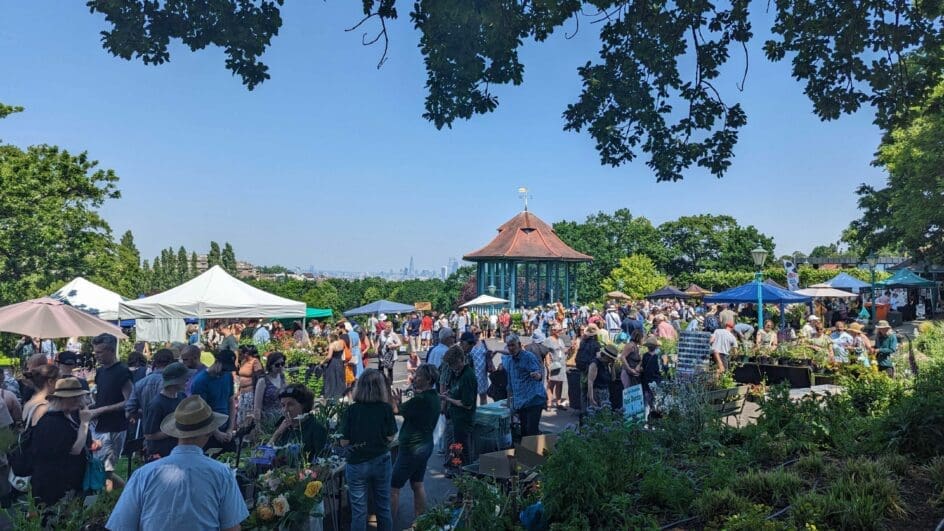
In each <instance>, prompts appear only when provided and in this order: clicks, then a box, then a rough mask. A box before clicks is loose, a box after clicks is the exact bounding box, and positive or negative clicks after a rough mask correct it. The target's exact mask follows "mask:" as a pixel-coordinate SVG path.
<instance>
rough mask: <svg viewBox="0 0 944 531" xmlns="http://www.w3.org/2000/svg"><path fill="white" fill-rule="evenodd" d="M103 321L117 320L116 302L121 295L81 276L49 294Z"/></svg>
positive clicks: (118, 301)
mask: <svg viewBox="0 0 944 531" xmlns="http://www.w3.org/2000/svg"><path fill="white" fill-rule="evenodd" d="M49 297H50V298H51V299H55V300H57V301H60V302H64V303H66V304H68V305H69V306H72V307H73V308H77V309H79V310H82V311H83V312H85V313H90V314H92V315H94V316H96V317H98V318H99V319H103V320H105V321H117V320H118V304H119V303H121V301H122V299H123V297H122V296H121V295H119V294H117V293H115V292H114V291H111V290H109V289H106V288H103V287H101V286H99V285H98V284H96V283H94V282H91V281H89V280H86V279H84V278H82V277H75V278H74V279H72V280H71V281H70V282H69V283H68V284H66V285H65V286H62V287H61V288H59V289H58V290H56V292H55V293H53V294H52V295H50V296H49Z"/></svg>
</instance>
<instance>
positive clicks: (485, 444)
mask: <svg viewBox="0 0 944 531" xmlns="http://www.w3.org/2000/svg"><path fill="white" fill-rule="evenodd" d="M473 433H474V436H475V445H474V450H475V454H476V456H477V455H478V454H482V453H488V452H494V451H497V450H504V449H505V448H511V446H512V442H511V411H509V410H508V408H507V407H505V405H504V401H501V402H495V403H493V404H488V405H486V406H481V407H478V408H476V410H475V428H474V430H473Z"/></svg>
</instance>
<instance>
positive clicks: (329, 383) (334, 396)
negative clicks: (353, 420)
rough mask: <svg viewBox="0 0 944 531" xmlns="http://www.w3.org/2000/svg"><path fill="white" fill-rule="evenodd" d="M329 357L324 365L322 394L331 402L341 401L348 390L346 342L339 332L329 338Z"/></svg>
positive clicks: (333, 333)
mask: <svg viewBox="0 0 944 531" xmlns="http://www.w3.org/2000/svg"><path fill="white" fill-rule="evenodd" d="M328 340H329V341H330V343H328V355H327V356H326V357H325V360H324V362H323V365H324V387H323V388H322V393H323V394H324V397H325V398H327V399H329V400H339V399H341V397H343V396H344V391H345V390H347V384H346V383H345V382H344V342H343V341H341V337H340V336H339V335H338V333H337V332H332V333H331V335H329V336H328Z"/></svg>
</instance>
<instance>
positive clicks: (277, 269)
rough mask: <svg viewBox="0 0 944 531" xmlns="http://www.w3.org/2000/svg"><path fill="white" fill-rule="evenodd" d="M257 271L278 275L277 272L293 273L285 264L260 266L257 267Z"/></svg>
mask: <svg viewBox="0 0 944 531" xmlns="http://www.w3.org/2000/svg"><path fill="white" fill-rule="evenodd" d="M256 271H258V272H259V273H262V274H264V275H277V274H279V273H291V272H292V270H291V269H289V268H287V267H285V266H281V265H273V266H258V267H256Z"/></svg>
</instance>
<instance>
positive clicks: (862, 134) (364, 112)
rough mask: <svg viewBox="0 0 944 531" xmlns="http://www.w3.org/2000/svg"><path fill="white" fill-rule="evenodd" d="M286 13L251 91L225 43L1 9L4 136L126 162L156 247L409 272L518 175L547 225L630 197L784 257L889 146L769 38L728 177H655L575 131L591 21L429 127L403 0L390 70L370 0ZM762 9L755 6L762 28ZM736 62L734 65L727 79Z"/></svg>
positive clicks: (511, 201) (437, 256) (136, 211)
mask: <svg viewBox="0 0 944 531" xmlns="http://www.w3.org/2000/svg"><path fill="white" fill-rule="evenodd" d="M287 4H288V5H286V6H285V8H284V9H283V19H284V21H285V24H284V25H283V27H282V30H281V32H280V35H278V36H277V37H276V38H275V39H274V41H273V44H272V46H271V47H270V48H269V50H268V52H267V53H266V55H265V56H264V59H263V60H264V61H265V62H266V63H267V64H268V65H269V66H270V74H271V75H272V79H270V80H268V81H267V82H265V83H264V84H262V85H261V86H260V87H258V88H257V89H256V90H254V91H252V92H250V91H248V90H246V89H245V88H244V87H243V85H242V84H241V83H240V82H239V80H238V79H236V78H234V77H233V76H232V75H231V74H230V72H229V71H227V70H226V69H225V68H224V65H223V61H224V57H223V54H222V53H221V52H220V51H219V50H216V49H208V50H204V51H201V52H197V53H190V52H189V51H184V49H183V48H181V47H180V46H176V47H175V48H174V49H173V51H172V56H171V62H170V63H168V64H164V65H162V66H157V67H155V66H144V65H143V64H141V63H140V62H127V61H124V60H122V59H118V58H115V57H112V56H111V55H109V54H107V53H106V52H105V51H104V50H103V49H102V48H101V45H100V42H99V31H101V30H102V29H104V28H105V23H104V20H103V19H102V18H101V17H98V16H92V15H90V14H89V13H88V11H87V9H86V8H85V7H84V2H61V1H59V2H57V1H53V0H33V1H30V2H14V1H12V0H0V6H2V8H0V10H2V13H3V15H2V17H0V49H2V50H3V53H2V54H0V72H2V76H0V101H2V102H4V103H8V104H16V105H23V106H25V107H26V108H27V112H25V113H22V114H18V115H14V116H13V117H10V118H7V119H6V120H3V121H2V122H0V138H2V139H3V141H5V142H8V143H13V144H17V145H21V146H26V145H30V144H37V143H49V144H58V145H60V146H63V147H65V148H67V149H70V150H73V151H81V150H87V151H88V152H89V154H90V155H91V156H92V157H93V158H95V159H97V160H99V161H101V165H102V166H103V167H108V168H113V169H114V170H115V171H116V172H117V174H118V175H119V176H120V178H121V180H120V183H119V186H120V189H121V192H122V198H121V199H119V200H117V201H112V202H109V203H108V204H107V205H106V207H105V208H104V209H103V214H104V216H105V218H106V219H107V220H108V222H109V223H110V224H111V226H112V229H113V230H114V231H115V232H116V233H118V234H120V233H121V232H123V231H125V230H126V229H131V230H132V231H133V232H134V234H135V237H136V239H137V242H138V246H139V248H141V250H142V253H143V254H144V256H146V257H152V256H154V255H155V254H157V253H158V252H159V249H160V248H162V247H166V246H168V245H172V246H174V247H175V248H176V247H177V246H178V245H184V246H186V247H187V248H188V249H197V250H205V249H206V248H207V247H208V245H209V241H210V240H217V241H221V242H222V241H230V242H232V243H233V245H234V247H235V249H236V252H237V255H238V256H239V258H241V259H247V260H250V261H252V262H254V263H259V264H275V263H279V264H283V265H286V266H289V267H295V266H308V265H309V264H312V265H314V266H315V267H317V268H323V269H346V270H377V269H387V268H391V267H394V268H400V267H404V266H405V265H406V264H407V263H408V261H409V258H410V256H411V255H412V256H414V257H415V261H416V264H417V267H418V268H426V267H429V268H438V267H439V266H440V265H443V264H445V262H446V259H447V257H449V256H461V255H462V254H463V253H466V252H469V251H471V250H474V249H476V248H478V247H479V246H481V245H483V244H484V243H485V242H486V241H488V240H489V239H490V238H491V237H492V236H493V234H494V231H495V228H496V227H497V226H498V225H500V224H501V223H502V222H504V221H505V220H506V219H507V218H509V217H511V216H512V215H514V214H515V213H516V212H517V211H518V210H519V209H520V207H521V203H520V200H519V199H518V197H517V194H516V189H517V187H518V186H520V185H525V186H528V187H529V188H530V189H531V194H532V196H533V199H532V201H531V210H532V211H533V212H535V213H536V214H538V215H539V216H540V217H542V218H543V219H544V220H545V221H548V222H553V221H556V220H560V219H580V220H582V219H584V218H585V217H586V216H587V215H588V214H590V213H593V212H596V211H601V210H602V211H613V210H615V209H617V208H622V207H626V208H629V209H630V210H631V211H632V212H633V213H634V214H635V215H641V216H646V217H648V218H649V219H651V220H652V221H653V222H654V223H660V222H663V221H666V220H669V219H675V218H677V217H678V216H681V215H688V214H697V213H713V214H730V215H733V216H735V217H736V218H737V219H738V220H739V221H740V222H741V223H742V224H753V225H755V226H757V227H758V228H759V229H760V230H761V231H763V232H765V233H767V234H770V235H772V236H773V237H774V238H775V241H776V242H777V245H778V249H777V250H778V252H780V253H789V252H792V251H793V250H795V249H799V250H803V251H809V249H810V248H811V247H812V246H814V245H817V244H820V243H824V242H829V241H835V240H837V239H838V237H839V233H840V232H841V230H842V229H843V228H844V227H845V226H847V225H848V223H849V221H850V220H852V219H853V218H855V217H857V209H856V204H855V203H856V196H855V194H854V190H855V188H856V186H857V185H858V184H859V183H861V182H868V183H874V184H880V183H881V182H883V177H882V174H881V172H880V170H878V169H876V168H872V167H870V166H869V162H870V161H871V159H872V153H873V152H874V150H875V147H876V145H877V143H878V140H879V132H878V130H877V129H876V128H875V127H874V126H873V125H872V124H871V115H870V113H868V112H860V113H859V114H857V115H855V116H849V117H845V118H843V119H842V120H840V121H838V122H831V123H822V122H820V121H819V120H818V119H816V117H815V116H814V115H813V114H812V112H811V104H810V102H809V101H808V100H807V99H806V97H805V96H804V95H803V90H802V86H800V85H799V84H798V83H797V82H795V81H793V80H792V79H791V78H790V77H789V64H786V63H782V64H771V63H769V62H767V61H766V60H765V59H764V57H763V53H762V50H761V45H762V42H761V39H755V41H754V42H753V43H752V45H751V47H750V72H749V74H748V80H747V85H746V89H745V91H744V92H743V93H740V92H738V91H737V90H736V89H735V88H734V83H735V81H736V80H737V79H739V75H734V74H732V75H730V76H726V77H724V78H723V79H722V80H721V82H720V83H719V88H720V89H721V90H722V91H723V92H724V94H725V97H726V98H727V99H728V100H729V101H740V102H741V103H742V105H743V106H744V107H745V109H746V111H747V113H748V120H749V123H748V125H747V126H746V127H745V128H744V129H743V130H742V132H741V140H740V142H739V144H738V146H737V148H736V157H735V159H734V163H733V166H732V167H731V169H730V170H729V172H728V174H727V176H726V177H724V178H723V179H721V180H718V179H715V178H714V177H712V176H711V175H709V174H708V173H707V172H703V171H700V170H693V171H690V172H689V173H688V174H687V178H686V179H685V180H684V181H681V182H678V183H656V182H655V177H654V176H653V174H652V173H651V172H650V171H649V169H648V168H647V167H646V166H645V164H644V160H645V157H642V158H640V159H637V162H635V163H633V164H630V165H627V166H623V167H621V168H610V167H604V166H601V165H600V163H599V158H598V156H597V153H596V151H595V150H594V147H593V142H592V139H590V137H589V136H588V135H586V134H577V133H571V132H564V131H563V130H562V126H563V119H562V118H561V112H562V111H563V110H564V108H565V107H566V105H567V104H568V103H570V102H572V101H574V100H575V99H576V97H577V95H578V94H579V90H580V82H579V78H578V77H577V73H576V68H577V67H578V66H580V65H581V64H583V63H584V62H586V61H587V60H593V59H595V58H596V56H597V55H596V53H597V49H598V44H597V34H598V32H599V28H598V26H595V25H591V24H589V21H588V20H587V19H583V20H582V21H581V27H580V32H579V33H578V35H577V37H576V38H574V39H572V40H565V39H564V37H563V32H560V33H557V34H555V35H553V36H552V37H551V38H550V40H549V41H548V42H545V43H539V44H536V43H528V44H526V45H525V47H524V49H523V50H522V54H521V55H522V60H523V62H524V64H525V82H524V84H523V85H522V86H519V87H509V88H499V89H498V90H497V94H498V95H499V97H500V105H499V108H498V110H497V111H496V112H494V113H492V114H489V115H486V116H478V117H475V118H474V119H473V120H471V121H468V122H461V123H457V124H455V125H454V128H453V129H452V130H443V131H437V130H436V129H435V127H433V126H432V125H431V124H430V123H428V122H426V121H425V120H423V119H422V117H421V114H422V112H423V98H424V95H425V89H424V83H425V79H426V78H425V72H424V69H423V63H422V57H421V56H420V54H419V50H418V49H417V48H416V45H417V42H418V34H417V33H416V32H415V31H414V30H413V29H412V26H411V24H410V22H409V19H408V17H407V16H406V9H407V8H408V7H409V6H410V5H411V3H407V2H403V3H402V4H403V5H402V6H401V10H402V11H403V13H402V14H401V18H400V19H399V20H398V21H396V22H394V23H393V24H392V25H390V39H391V42H390V52H389V58H388V61H387V63H386V64H385V65H384V66H383V68H381V69H380V70H378V69H377V68H376V64H377V60H378V58H379V56H380V53H381V49H380V48H379V47H376V46H374V47H363V46H361V42H360V40H361V33H360V32H345V31H344V28H346V27H350V26H352V25H353V24H354V23H355V22H356V21H358V20H359V19H360V12H359V9H358V5H359V4H360V2H350V1H348V2H344V1H340V0H329V1H327V2H288V3H287ZM758 5H759V4H758ZM770 16H771V15H768V14H766V13H759V14H757V15H755V17H754V22H755V31H762V28H763V27H765V26H768V27H769V21H770ZM567 29H568V30H571V31H572V29H573V25H572V23H569V24H568V25H567ZM368 30H370V28H368ZM175 52H176V53H175ZM742 61H743V59H742V58H741V57H739V56H738V55H735V56H734V58H733V61H732V65H733V68H732V72H736V73H739V72H740V69H741V68H743V62H742Z"/></svg>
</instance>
